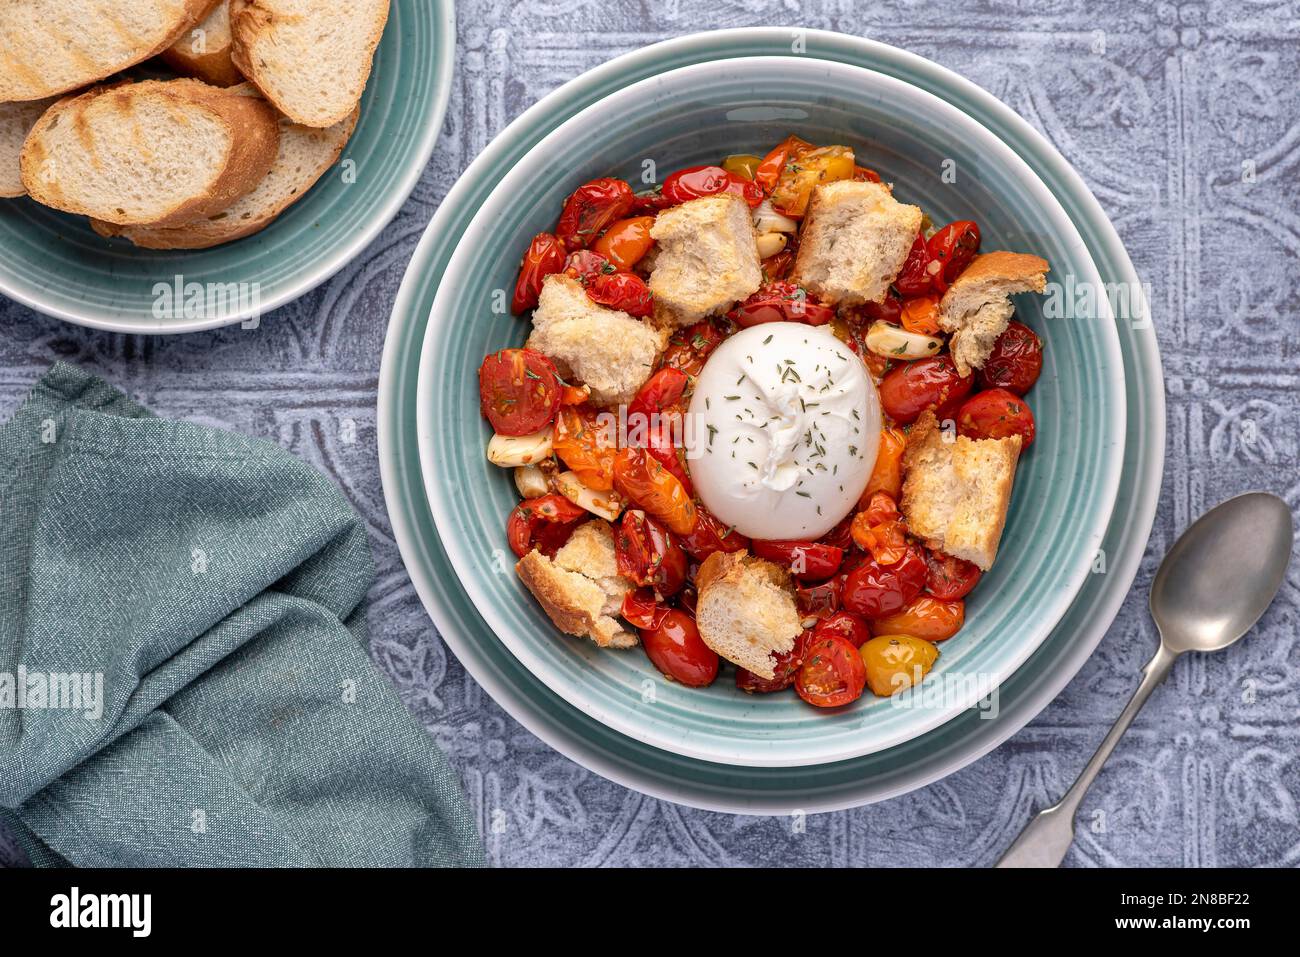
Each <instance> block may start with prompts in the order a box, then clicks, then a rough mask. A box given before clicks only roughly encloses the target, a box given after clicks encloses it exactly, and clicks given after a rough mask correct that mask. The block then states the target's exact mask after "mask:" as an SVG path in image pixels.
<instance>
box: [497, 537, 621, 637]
mask: <svg viewBox="0 0 1300 957" xmlns="http://www.w3.org/2000/svg"><path fill="white" fill-rule="evenodd" d="M515 571H516V572H517V573H518V575H519V578H520V580H521V581H522V582H523V583H524V585H525V586H526V587H527V588H528V590H529V591H530V592H532V593H533V597H535V598H536V599H537V601H538V602H539V603H540V604H541V606H542V609H543V610H544V611H545V612H546V614H547V615H548V616H549V617H550V619H551V621H552V622H554V623H555V627H556V628H558V629H560V631H562V632H564V633H565V634H567V635H574V636H576V637H578V638H590V639H591V640H592V641H594V642H595V643H596V644H598V645H600V646H601V647H602V648H631V647H633V646H634V645H636V644H637V643H638V641H639V639H638V637H637V634H636V632H635V631H631V630H629V629H627V628H624V627H623V624H622V623H621V622H620V621H618V619H617V617H616V616H617V615H618V614H619V612H620V611H621V610H622V608H623V598H624V596H626V595H627V593H628V592H629V591H631V590H632V587H633V586H632V582H630V581H628V580H627V579H626V578H623V577H622V576H620V575H619V573H618V565H617V561H616V558H615V553H614V530H613V528H611V527H610V524H609V522H606V521H604V520H603V519H593V520H592V521H590V522H588V523H587V524H586V525H580V526H579V527H578V529H577V530H576V531H575V532H574V533H573V535H572V536H570V538H569V540H568V541H567V542H566V543H565V544H564V547H563V548H561V549H560V550H559V551H558V552H556V553H555V558H553V559H551V558H547V557H546V556H545V555H543V554H542V553H541V552H539V551H538V550H537V549H533V550H532V551H531V552H529V553H528V554H527V555H525V556H524V557H523V558H521V559H519V561H518V562H517V563H516V564H515Z"/></svg>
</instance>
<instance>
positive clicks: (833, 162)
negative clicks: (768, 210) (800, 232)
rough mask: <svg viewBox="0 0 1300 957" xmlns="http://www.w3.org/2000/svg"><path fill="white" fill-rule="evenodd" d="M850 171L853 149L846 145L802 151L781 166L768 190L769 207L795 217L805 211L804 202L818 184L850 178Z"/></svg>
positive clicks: (805, 204)
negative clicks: (778, 173) (769, 190)
mask: <svg viewBox="0 0 1300 957" xmlns="http://www.w3.org/2000/svg"><path fill="white" fill-rule="evenodd" d="M853 170H854V164H853V150H851V149H849V148H848V147H847V146H823V147H820V148H819V149H813V150H805V151H804V152H802V153H800V154H799V155H798V156H796V157H793V158H792V159H791V160H790V161H789V162H787V163H786V164H785V166H784V167H782V169H781V176H780V178H778V179H777V182H776V186H775V187H774V188H773V190H772V208H773V209H775V210H776V211H777V212H778V213H781V214H783V215H785V216H792V217H794V218H796V219H797V218H799V217H800V216H802V215H803V214H804V213H805V212H807V210H808V201H809V200H810V199H812V194H813V189H815V188H816V186H817V185H818V184H819V183H833V182H836V181H837V180H843V179H852V178H853Z"/></svg>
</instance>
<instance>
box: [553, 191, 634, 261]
mask: <svg viewBox="0 0 1300 957" xmlns="http://www.w3.org/2000/svg"><path fill="white" fill-rule="evenodd" d="M632 203H633V196H632V187H631V186H628V185H627V183H625V182H623V181H622V180H621V179H613V178H612V177H604V178H602V179H594V180H592V181H591V182H590V183H584V184H583V185H582V186H579V187H578V188H577V189H575V190H574V191H573V192H572V193H571V194H569V198H568V199H567V200H565V202H564V210H563V211H562V212H561V213H560V222H559V225H558V226H556V228H555V234H556V235H557V236H558V237H559V238H560V241H561V242H563V243H564V245H565V247H567V248H568V249H585V248H586V247H588V246H590V245H591V244H592V243H593V242H595V241H596V239H597V237H599V236H600V234H601V233H603V232H604V231H605V229H606V227H608V226H609V225H610V224H611V223H613V222H615V221H616V220H619V219H622V218H623V217H624V216H626V215H627V214H628V213H629V212H631V211H632Z"/></svg>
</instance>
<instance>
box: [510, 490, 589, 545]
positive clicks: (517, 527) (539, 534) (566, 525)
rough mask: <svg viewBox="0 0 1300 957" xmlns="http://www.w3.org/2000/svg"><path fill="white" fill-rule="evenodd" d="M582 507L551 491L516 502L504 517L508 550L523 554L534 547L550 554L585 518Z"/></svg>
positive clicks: (584, 511) (585, 514)
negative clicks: (506, 517) (547, 493)
mask: <svg viewBox="0 0 1300 957" xmlns="http://www.w3.org/2000/svg"><path fill="white" fill-rule="evenodd" d="M587 517H588V516H587V511H586V509H583V508H580V507H579V506H577V505H574V504H573V503H572V502H570V501H569V500H568V499H567V498H565V497H564V496H563V495H557V494H555V493H551V494H550V495H543V496H541V497H539V498H529V499H525V500H524V501H522V502H520V503H519V504H518V505H516V506H515V507H514V508H513V509H511V511H510V518H509V519H507V521H506V540H507V541H509V543H510V550H511V551H512V552H514V553H515V554H516V555H518V556H519V557H520V558H523V557H524V556H525V555H527V554H528V553H529V552H530V551H532V550H533V548H534V547H536V548H539V549H541V551H542V552H543V554H546V555H554V554H555V552H556V551H557V550H558V549H559V548H560V546H562V545H563V544H564V543H565V542H566V541H568V538H569V535H570V534H572V532H573V530H574V529H575V528H577V527H578V526H579V525H580V524H582V523H583V522H584V521H586V519H587Z"/></svg>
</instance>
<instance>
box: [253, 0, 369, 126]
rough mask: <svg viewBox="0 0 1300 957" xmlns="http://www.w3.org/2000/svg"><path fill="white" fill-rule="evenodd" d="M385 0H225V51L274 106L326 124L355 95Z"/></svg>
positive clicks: (339, 116)
mask: <svg viewBox="0 0 1300 957" xmlns="http://www.w3.org/2000/svg"><path fill="white" fill-rule="evenodd" d="M388 3H389V0H356V2H354V3H351V4H349V5H347V7H346V9H340V7H339V5H338V4H337V3H335V2H333V0H231V2H230V29H231V34H232V37H233V48H232V50H231V58H232V59H233V60H234V63H235V66H236V67H238V69H239V71H240V72H241V73H243V74H244V76H246V77H248V78H249V79H250V80H252V81H253V82H254V83H256V84H257V87H258V89H260V90H261V91H262V93H263V94H265V96H266V98H267V99H268V100H270V101H271V102H272V103H273V104H275V106H276V108H277V109H278V110H279V111H280V112H281V113H283V114H284V115H285V116H287V117H289V118H290V119H292V120H293V121H294V122H295V123H301V124H303V125H304V126H319V127H325V126H333V125H334V124H335V123H338V122H340V121H342V120H343V119H344V117H346V116H347V115H348V114H349V113H351V112H352V111H353V110H354V109H355V108H356V105H357V104H358V103H359V102H360V101H361V94H362V93H363V92H365V88H366V81H367V80H368V79H369V78H370V68H371V65H372V63H373V61H374V55H375V48H376V47H377V46H379V40H380V38H381V37H382V36H383V34H384V25H385V24H386V23H387V22H388Z"/></svg>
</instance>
